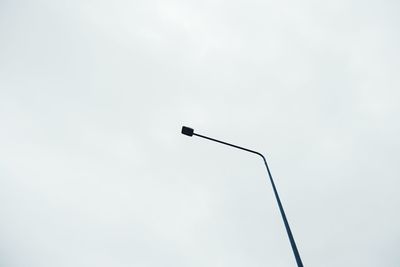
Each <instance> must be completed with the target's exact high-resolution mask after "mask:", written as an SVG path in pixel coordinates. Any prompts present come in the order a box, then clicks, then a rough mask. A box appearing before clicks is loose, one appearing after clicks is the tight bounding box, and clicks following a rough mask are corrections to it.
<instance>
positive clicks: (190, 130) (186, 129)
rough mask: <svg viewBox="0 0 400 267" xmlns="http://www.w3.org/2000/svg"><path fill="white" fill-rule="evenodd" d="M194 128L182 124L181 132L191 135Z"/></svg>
mask: <svg viewBox="0 0 400 267" xmlns="http://www.w3.org/2000/svg"><path fill="white" fill-rule="evenodd" d="M193 132H194V130H193V129H192V128H189V127H186V126H182V134H184V135H187V136H193Z"/></svg>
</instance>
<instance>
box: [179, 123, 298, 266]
mask: <svg viewBox="0 0 400 267" xmlns="http://www.w3.org/2000/svg"><path fill="white" fill-rule="evenodd" d="M182 134H184V135H187V136H193V135H194V136H198V137H201V138H205V139H208V140H210V141H214V142H217V143H220V144H223V145H227V146H231V147H234V148H238V149H241V150H244V151H247V152H250V153H253V154H256V155H258V156H260V157H261V158H262V159H263V160H264V164H265V167H266V168H267V172H268V176H269V180H270V181H271V185H272V189H273V190H274V194H275V198H276V202H277V203H278V207H279V211H280V212H281V216H282V220H283V223H284V225H285V228H286V232H287V235H288V237H289V241H290V245H291V247H292V250H293V254H294V257H295V258H296V262H297V266H298V267H303V263H302V261H301V258H300V254H299V251H298V250H297V246H296V242H295V241H294V237H293V234H292V231H291V230H290V226H289V222H288V220H287V218H286V214H285V211H284V210H283V206H282V202H281V199H280V198H279V194H278V191H277V190H276V186H275V183H274V180H273V179H272V175H271V172H270V170H269V167H268V163H267V160H266V159H265V157H264V155H263V154H261V153H259V152H257V151H254V150H250V149H247V148H244V147H240V146H237V145H233V144H229V143H227V142H223V141H220V140H217V139H214V138H211V137H207V136H204V135H201V134H197V133H195V132H194V130H193V129H192V128H189V127H186V126H183V127H182Z"/></svg>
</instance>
